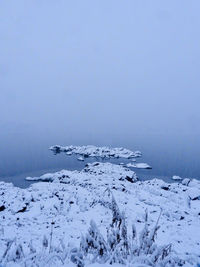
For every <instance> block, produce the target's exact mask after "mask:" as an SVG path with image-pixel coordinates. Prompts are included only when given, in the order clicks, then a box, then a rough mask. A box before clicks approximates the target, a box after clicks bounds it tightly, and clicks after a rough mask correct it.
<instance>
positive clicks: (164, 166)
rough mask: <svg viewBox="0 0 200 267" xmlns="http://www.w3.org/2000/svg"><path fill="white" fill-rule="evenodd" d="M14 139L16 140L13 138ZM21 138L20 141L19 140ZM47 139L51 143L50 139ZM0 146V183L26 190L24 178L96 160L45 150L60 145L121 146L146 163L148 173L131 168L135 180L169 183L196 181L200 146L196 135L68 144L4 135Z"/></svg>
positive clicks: (75, 166)
mask: <svg viewBox="0 0 200 267" xmlns="http://www.w3.org/2000/svg"><path fill="white" fill-rule="evenodd" d="M15 137H16V138H15ZM23 137H24V138H23ZM50 139H51V140H50ZM1 141H2V142H1V144H0V180H2V181H6V182H12V183H13V184H15V185H16V186H20V187H27V186H29V185H30V184H31V183H32V182H28V181H26V180H25V177H27V176H40V175H42V174H44V173H47V172H55V171H59V170H61V169H69V170H75V169H76V170H81V169H82V168H83V167H84V166H85V164H86V163H87V162H93V161H97V159H95V158H89V159H87V160H86V161H84V162H80V161H77V159H76V156H67V155H65V153H60V154H57V155H54V154H53V153H52V151H50V150H48V147H49V146H51V145H54V144H61V145H70V144H75V145H85V144H94V145H100V146H102V145H110V146H115V147H117V146H123V147H126V148H129V149H132V150H141V152H142V153H143V156H142V157H141V158H138V159H136V160H137V162H146V163H148V164H149V165H151V166H152V170H139V169H134V171H135V172H136V173H137V175H138V177H139V179H141V180H146V179H152V178H155V177H157V178H162V179H163V180H165V181H167V182H170V181H172V180H171V177H172V176H173V175H180V176H182V177H193V178H197V179H199V178H200V153H199V151H200V143H199V136H197V135H194V136H184V137H182V138H178V137H177V136H176V137H170V136H164V135H151V136H147V135H137V136H133V138H129V139H128V140H127V139H126V140H122V139H120V140H117V141H113V140H107V141H106V142H103V141H101V142H98V141H97V140H91V142H90V141H89V140H88V141H87V142H79V143H78V142H76V143H71V142H69V141H67V140H64V137H63V138H60V139H59V140H58V139H56V140H53V139H52V138H48V137H47V138H46V139H45V140H40V139H37V140H35V139H34V140H30V138H26V136H23V135H22V136H20V137H19V136H13V135H12V134H11V135H8V136H4V137H3V139H1ZM110 161H111V162H114V163H119V162H124V163H126V162H129V161H126V160H124V159H116V160H110Z"/></svg>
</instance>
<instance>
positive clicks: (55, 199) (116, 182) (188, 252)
mask: <svg viewBox="0 0 200 267" xmlns="http://www.w3.org/2000/svg"><path fill="white" fill-rule="evenodd" d="M27 179H29V180H31V179H32V180H43V181H48V182H38V183H35V184H32V185H31V186H30V187H29V188H27V189H21V188H18V187H14V186H13V185H12V184H8V183H4V182H0V222H1V224H0V233H1V234H0V248H1V249H0V259H1V263H0V264H2V265H3V266H25V265H23V264H24V263H23V261H22V260H21V259H18V260H16V261H15V262H14V260H13V257H14V256H13V253H16V250H14V247H15V246H18V247H20V249H22V250H23V255H24V257H27V255H29V254H30V253H31V252H30V251H32V253H34V251H37V252H41V251H43V253H45V251H44V250H45V247H47V246H46V244H47V243H48V242H50V243H52V244H53V245H52V246H56V247H60V246H61V247H62V246H63V244H64V245H65V247H66V248H67V249H71V248H73V247H78V246H79V243H80V239H81V236H82V235H84V234H85V233H86V232H87V230H88V228H89V225H90V221H91V220H94V221H95V222H96V224H97V226H98V228H99V229H100V231H101V232H102V233H103V235H104V236H106V229H107V228H108V227H109V225H110V223H111V220H112V211H111V208H110V203H111V197H110V192H112V194H113V196H114V197H115V200H116V202H117V203H118V206H119V209H120V210H121V211H124V213H125V216H126V221H127V224H128V227H131V225H132V223H134V224H135V226H136V229H137V232H140V231H141V230H142V229H143V227H144V224H145V210H146V209H147V210H148V217H149V219H148V224H149V227H150V228H153V227H154V225H155V223H156V221H157V219H158V216H159V214H160V212H161V210H162V213H161V217H160V220H159V225H160V229H159V230H158V235H157V239H156V241H157V243H158V245H165V244H170V243H171V244H172V248H173V251H172V253H173V255H176V256H177V257H179V258H180V259H182V260H184V262H183V266H196V265H197V263H199V262H200V182H199V181H198V180H194V179H193V180H190V179H186V180H187V181H186V180H183V181H182V183H172V184H167V183H165V182H163V181H162V180H158V179H153V180H149V181H143V182H141V181H137V176H136V174H135V173H134V172H133V171H131V170H129V169H128V168H125V167H124V166H119V165H115V164H111V163H92V164H87V166H86V167H85V168H84V169H83V170H82V171H68V170H62V171H60V172H56V173H49V174H45V175H43V176H41V177H33V178H30V177H29V178H27ZM137 239H138V237H137ZM9 240H11V245H10V246H11V248H10V249H9V250H8V246H9V244H10V243H9ZM47 241H48V242H47ZM138 241H139V240H138ZM20 249H18V254H19V250H20ZM7 250H8V252H7V254H6V256H5V251H7ZM3 255H4V256H3ZM27 266H31V265H27ZM32 266H34V265H32ZM46 266H55V264H54V265H50V263H48V264H47V265H46ZM56 266H70V267H73V266H76V265H75V264H74V263H72V262H70V261H68V260H67V259H66V261H65V262H61V261H60V262H59V259H58V261H57V265H56ZM86 266H95V267H96V266H108V264H107V265H105V264H103V265H101V264H98V265H97V264H91V265H86ZM112 266H122V265H120V264H116V265H112ZM130 266H133V265H130ZM134 266H136V267H139V266H147V265H134ZM149 266H150V265H149ZM159 266H160V265H159ZM173 266H174V265H173Z"/></svg>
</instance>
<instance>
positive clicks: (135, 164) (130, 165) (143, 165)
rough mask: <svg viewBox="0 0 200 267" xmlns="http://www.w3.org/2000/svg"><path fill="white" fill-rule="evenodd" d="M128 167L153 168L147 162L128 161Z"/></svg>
mask: <svg viewBox="0 0 200 267" xmlns="http://www.w3.org/2000/svg"><path fill="white" fill-rule="evenodd" d="M126 167H128V168H137V169H152V167H151V166H149V165H148V164H147V163H128V164H126Z"/></svg>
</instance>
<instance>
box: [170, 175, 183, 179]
mask: <svg viewBox="0 0 200 267" xmlns="http://www.w3.org/2000/svg"><path fill="white" fill-rule="evenodd" d="M172 179H173V180H182V179H183V178H181V177H180V176H178V175H174V176H172Z"/></svg>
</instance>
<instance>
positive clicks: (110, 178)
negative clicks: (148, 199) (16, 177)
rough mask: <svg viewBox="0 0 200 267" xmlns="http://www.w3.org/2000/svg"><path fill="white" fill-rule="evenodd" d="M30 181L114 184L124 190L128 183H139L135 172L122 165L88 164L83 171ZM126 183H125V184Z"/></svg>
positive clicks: (28, 178) (49, 174)
mask: <svg viewBox="0 0 200 267" xmlns="http://www.w3.org/2000/svg"><path fill="white" fill-rule="evenodd" d="M26 180H29V181H49V182H53V181H54V182H61V183H66V184H69V183H73V184H79V185H82V186H87V185H88V184H89V185H93V184H95V183H98V184H99V186H100V184H101V185H102V186H105V185H106V186H111V187H112V185H113V184H114V185H116V186H118V187H119V188H121V189H123V188H125V187H126V183H130V182H131V183H133V182H136V181H137V175H136V173H135V172H133V171H131V170H130V169H128V168H125V167H124V166H121V165H116V164H112V163H108V162H107V163H100V162H94V163H88V164H86V165H85V168H84V169H83V170H81V171H76V170H75V171H69V170H62V171H59V172H55V173H46V174H44V175H42V176H40V177H26ZM123 182H124V183H123Z"/></svg>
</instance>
